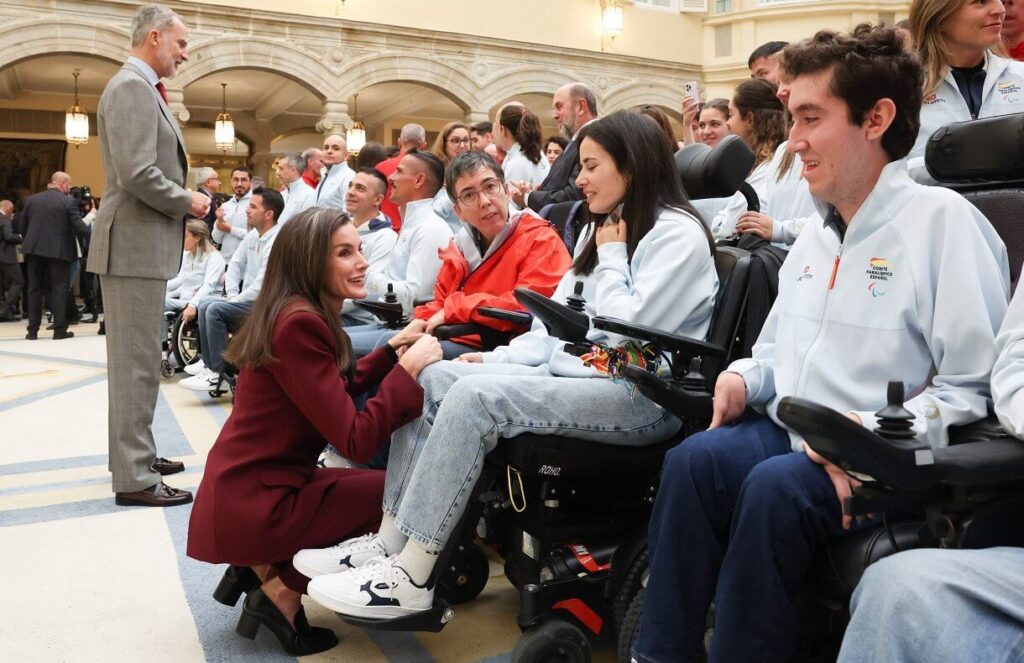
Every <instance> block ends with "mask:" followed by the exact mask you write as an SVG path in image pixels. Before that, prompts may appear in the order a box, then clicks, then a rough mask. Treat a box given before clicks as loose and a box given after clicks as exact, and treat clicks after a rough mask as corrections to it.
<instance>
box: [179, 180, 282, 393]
mask: <svg viewBox="0 0 1024 663" xmlns="http://www.w3.org/2000/svg"><path fill="white" fill-rule="evenodd" d="M283 210H284V198H282V197H281V194H280V193H278V192H277V191H274V190H273V189H269V188H263V187H261V188H258V189H256V190H255V191H253V192H252V197H251V198H250V199H249V210H248V212H247V214H248V216H247V223H248V225H249V234H247V235H246V236H245V239H243V240H242V243H241V244H240V245H239V247H238V249H237V250H236V251H235V253H234V255H233V256H231V262H230V263H229V264H228V271H227V274H226V276H225V282H224V285H225V291H226V293H227V294H226V295H225V296H223V297H208V298H206V299H204V300H202V301H201V302H199V310H198V318H199V341H200V343H202V347H203V359H202V361H198V362H195V363H194V364H191V365H190V366H188V367H187V368H186V369H185V372H186V373H188V374H189V375H191V376H192V377H190V378H186V379H184V380H182V381H181V382H179V383H178V385H179V386H182V387H184V388H186V389H192V390H193V391H215V390H217V389H218V388H219V386H220V382H221V373H223V372H224V359H223V357H222V356H221V355H222V353H223V352H224V349H225V348H226V347H227V344H228V334H229V333H230V332H231V331H233V330H236V329H238V327H240V326H241V324H242V321H243V320H245V316H246V315H248V313H249V310H250V309H252V307H253V305H254V304H255V303H256V297H257V295H259V292H260V288H261V287H262V286H263V276H264V274H265V273H266V271H267V261H268V260H269V259H270V251H271V249H272V248H273V246H274V239H275V238H276V237H277V231H278V225H277V219H278V218H279V217H280V216H281V212H282V211H283Z"/></svg>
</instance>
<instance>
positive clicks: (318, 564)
mask: <svg viewBox="0 0 1024 663" xmlns="http://www.w3.org/2000/svg"><path fill="white" fill-rule="evenodd" d="M387 554H388V551H387V550H386V549H385V548H384V542H383V541H381V539H380V537H379V536H377V535H376V534H364V535H363V536H358V537H356V538H354V539H349V540H347V541H342V542H341V543H339V544H337V545H334V546H331V547H330V548H307V549H306V550H300V551H299V552H297V553H295V556H294V557H293V558H292V566H294V567H295V570H296V571H298V572H299V573H301V574H302V575H304V576H306V577H307V578H316V577H317V576H325V575H330V574H332V573H341V572H342V571H351V570H352V569H357V568H359V567H360V566H362V565H363V564H365V563H366V562H368V561H370V560H371V559H373V558H374V557H387Z"/></svg>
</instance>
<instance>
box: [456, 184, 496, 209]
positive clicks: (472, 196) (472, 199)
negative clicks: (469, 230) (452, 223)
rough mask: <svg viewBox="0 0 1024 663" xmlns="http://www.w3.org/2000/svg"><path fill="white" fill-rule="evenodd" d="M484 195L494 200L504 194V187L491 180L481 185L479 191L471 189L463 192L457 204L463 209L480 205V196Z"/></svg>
mask: <svg viewBox="0 0 1024 663" xmlns="http://www.w3.org/2000/svg"><path fill="white" fill-rule="evenodd" d="M481 193H483V194H485V195H486V196H487V197H488V198H492V199H493V198H496V197H497V196H498V194H499V193H500V194H504V193H505V185H503V184H502V183H501V182H499V181H498V180H496V179H494V178H492V179H489V180H487V181H486V182H484V183H483V186H482V187H481V188H480V190H479V191H477V190H476V189H471V190H469V191H463V192H462V193H460V194H459V195H458V196H456V197H457V198H458V199H459V204H460V205H462V206H463V207H472V206H474V205H477V204H479V203H480V194H481Z"/></svg>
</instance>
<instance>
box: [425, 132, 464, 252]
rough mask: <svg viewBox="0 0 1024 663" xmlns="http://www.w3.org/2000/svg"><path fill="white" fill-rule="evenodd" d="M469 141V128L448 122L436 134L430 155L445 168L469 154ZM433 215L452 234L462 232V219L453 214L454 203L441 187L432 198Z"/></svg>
mask: <svg viewBox="0 0 1024 663" xmlns="http://www.w3.org/2000/svg"><path fill="white" fill-rule="evenodd" d="M470 145H471V139H470V137H469V127H467V126H466V125H465V124H463V123H462V122H449V123H448V124H446V125H444V127H443V128H442V129H441V133H439V134H437V138H436V139H435V140H434V144H433V145H432V146H431V147H430V153H431V154H433V155H434V156H435V157H437V158H438V159H440V160H441V163H443V164H444V167H445V168H448V164H450V163H451V162H452V160H453V159H455V157H457V156H459V155H460V154H462V153H463V152H469V149H470ZM433 208H434V214H437V215H438V216H439V217H441V218H442V219H444V220H445V221H447V222H448V225H449V226H450V227H451V229H452V232H453V233H455V234H458V232H459V231H460V230H462V228H463V226H462V219H460V218H459V215H458V214H456V213H455V203H454V202H453V201H452V199H451V198H450V197H449V196H448V192H447V191H446V190H445V188H444V187H443V186H442V187H441V188H440V189H438V190H437V194H436V195H435V196H434V205H433Z"/></svg>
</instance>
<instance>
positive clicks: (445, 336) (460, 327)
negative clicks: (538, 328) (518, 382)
mask: <svg viewBox="0 0 1024 663" xmlns="http://www.w3.org/2000/svg"><path fill="white" fill-rule="evenodd" d="M518 334H519V332H517V331H513V332H504V331H499V330H497V329H492V328H491V327H488V326H486V325H481V324H478V323H476V322H464V323H460V324H456V325H439V326H437V327H435V328H434V332H433V336H434V338H436V339H438V340H439V341H447V340H451V339H453V338H458V337H460V336H479V337H480V345H481V350H483V351H484V352H487V351H490V350H493V349H494V348H496V347H498V346H499V345H507V344H508V342H509V341H510V340H511V339H512V338H513V337H515V336H517V335H518Z"/></svg>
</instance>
